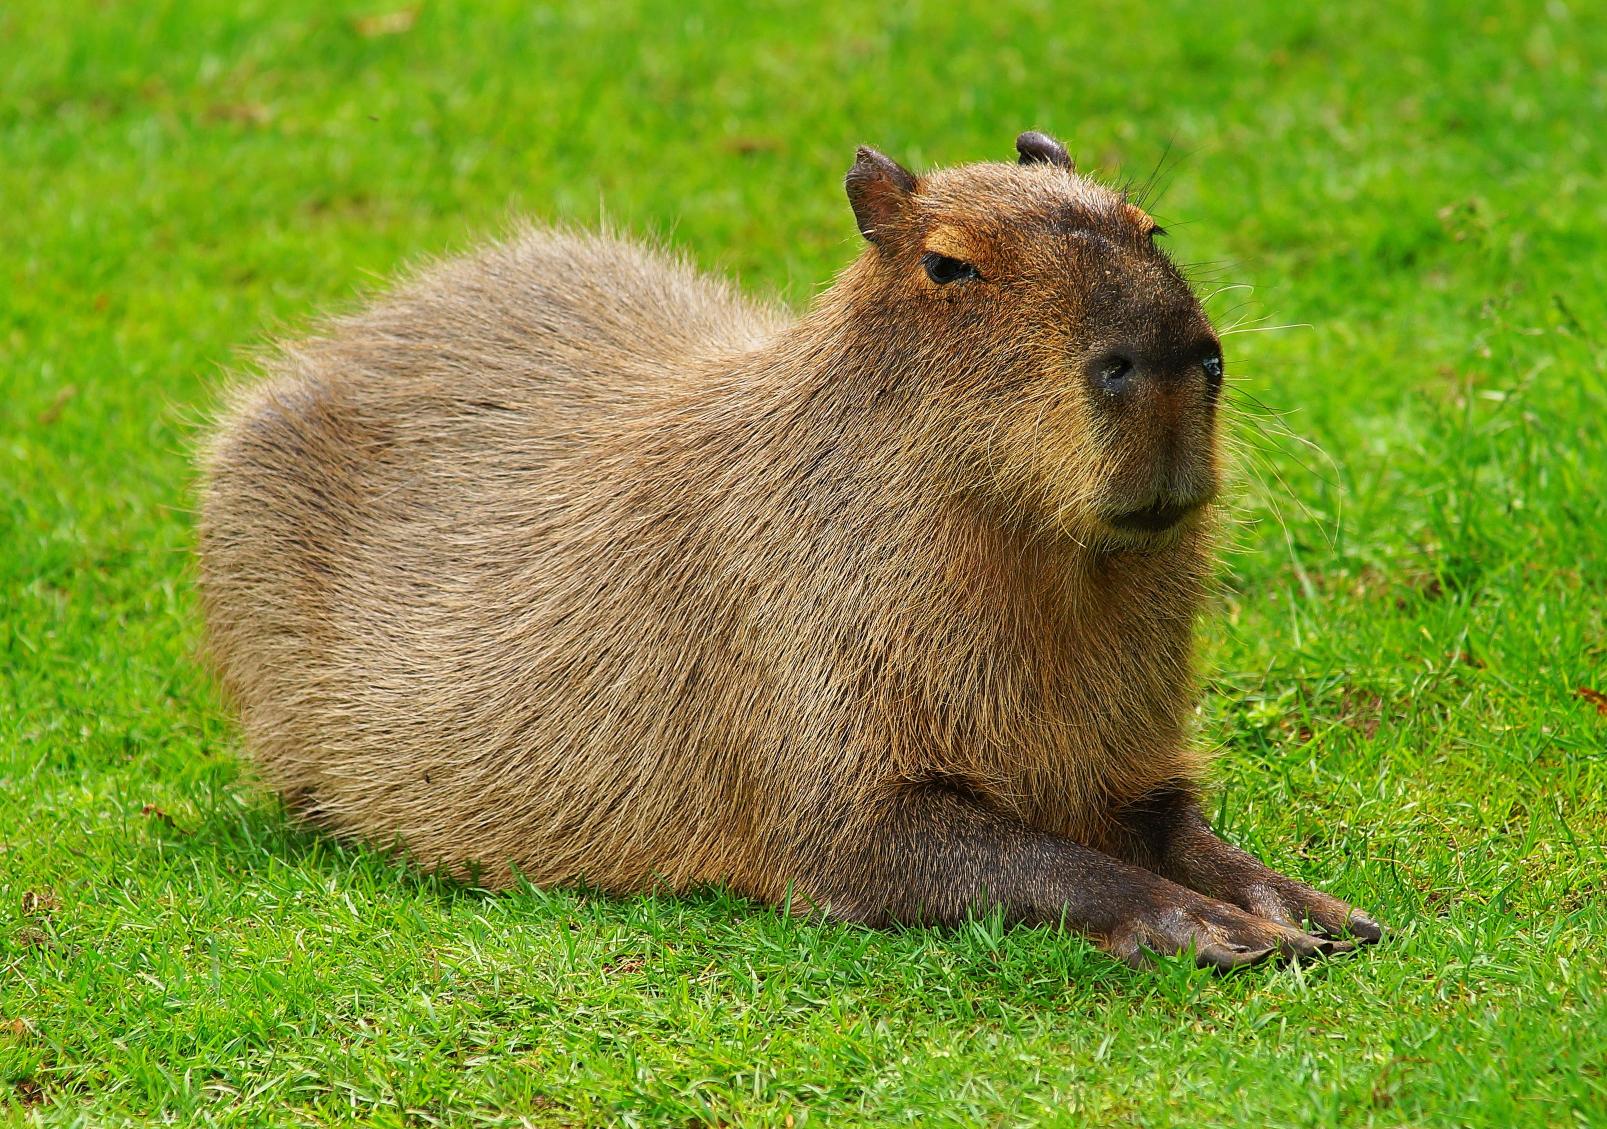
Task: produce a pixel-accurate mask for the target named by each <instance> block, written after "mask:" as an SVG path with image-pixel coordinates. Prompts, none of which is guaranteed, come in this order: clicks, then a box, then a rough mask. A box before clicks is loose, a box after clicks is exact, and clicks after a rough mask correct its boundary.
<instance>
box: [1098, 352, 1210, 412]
mask: <svg viewBox="0 0 1607 1129" xmlns="http://www.w3.org/2000/svg"><path fill="white" fill-rule="evenodd" d="M1085 372H1086V375H1087V377H1088V383H1089V386H1090V388H1092V389H1093V391H1094V393H1095V394H1096V395H1097V396H1098V397H1099V398H1100V399H1101V400H1105V401H1109V402H1111V403H1120V402H1122V401H1125V400H1130V399H1132V398H1133V397H1134V396H1135V395H1136V394H1137V393H1138V392H1139V390H1140V389H1142V388H1143V387H1144V386H1145V385H1153V386H1154V387H1156V388H1157V389H1159V390H1162V391H1165V390H1168V389H1175V388H1178V387H1181V386H1182V385H1185V384H1187V383H1189V382H1191V381H1199V382H1201V383H1202V384H1203V385H1204V388H1205V394H1206V398H1207V399H1208V400H1215V399H1216V396H1217V393H1218V392H1220V391H1221V390H1222V350H1221V347H1220V346H1219V345H1218V344H1217V343H1216V341H1215V340H1209V339H1208V340H1201V341H1196V342H1193V343H1191V344H1189V345H1187V346H1185V347H1182V348H1168V347H1164V346H1163V347H1160V348H1155V347H1149V348H1144V347H1140V346H1137V345H1117V346H1114V347H1112V348H1109V349H1105V350H1103V351H1101V352H1099V353H1096V354H1095V355H1094V357H1093V358H1092V359H1091V360H1090V361H1089V362H1088V363H1087V365H1086V368H1085Z"/></svg>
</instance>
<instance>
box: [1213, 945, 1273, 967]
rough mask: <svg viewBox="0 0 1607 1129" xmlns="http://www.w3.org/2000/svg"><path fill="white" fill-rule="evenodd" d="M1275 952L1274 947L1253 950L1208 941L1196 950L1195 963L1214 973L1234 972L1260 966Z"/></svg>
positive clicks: (1245, 946)
mask: <svg viewBox="0 0 1607 1129" xmlns="http://www.w3.org/2000/svg"><path fill="white" fill-rule="evenodd" d="M1273 952H1274V948H1273V947H1272V946H1267V947H1266V948H1251V947H1250V946H1249V945H1234V944H1218V943H1217V942H1215V941H1207V942H1206V943H1205V944H1203V945H1201V946H1200V947H1199V948H1197V949H1195V950H1194V963H1195V964H1197V965H1199V966H1200V967H1201V968H1209V969H1211V970H1212V971H1214V972H1232V971H1234V970H1235V969H1239V968H1249V967H1250V966H1251V965H1253V964H1260V963H1261V962H1262V961H1264V960H1266V959H1267V958H1268V957H1269V956H1271V955H1272V953H1273Z"/></svg>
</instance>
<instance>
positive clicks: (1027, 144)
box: [1016, 129, 1077, 172]
mask: <svg viewBox="0 0 1607 1129" xmlns="http://www.w3.org/2000/svg"><path fill="white" fill-rule="evenodd" d="M1016 152H1017V153H1020V154H1021V162H1020V163H1021V164H1023V165H1054V166H1055V167H1056V168H1062V169H1065V170H1066V171H1067V172H1073V171H1075V169H1076V167H1077V166H1076V165H1075V164H1073V163H1072V160H1071V154H1070V153H1068V152H1066V147H1065V146H1064V145H1062V144H1061V143H1060V142H1058V141H1056V140H1055V139H1054V138H1053V137H1050V136H1049V135H1048V134H1047V133H1039V132H1038V131H1037V130H1035V129H1029V130H1027V132H1026V133H1023V134H1022V135H1021V136H1020V137H1018V138H1016Z"/></svg>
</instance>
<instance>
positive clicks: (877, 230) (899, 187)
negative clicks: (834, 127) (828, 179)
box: [843, 145, 915, 251]
mask: <svg viewBox="0 0 1607 1129" xmlns="http://www.w3.org/2000/svg"><path fill="white" fill-rule="evenodd" d="M843 188H844V190H845V191H846V192H847V193H848V202H849V204H851V205H852V206H853V209H854V221H855V222H856V223H857V224H858V225H859V233H860V234H861V235H863V236H864V237H865V238H866V239H868V240H870V241H871V242H872V243H875V244H877V245H878V246H882V249H883V250H884V251H885V250H886V249H887V248H886V247H885V246H884V244H885V242H886V233H887V232H888V231H890V230H893V229H895V228H896V227H897V226H898V223H899V221H900V220H902V219H903V217H904V213H905V211H906V210H907V209H908V207H909V202H910V197H911V196H913V195H914V194H915V174H914V173H912V172H910V171H909V169H907V168H905V167H904V166H903V165H901V164H899V163H898V162H897V161H895V160H893V159H892V158H891V157H889V156H887V155H886V154H885V153H878V152H877V151H876V150H874V149H872V148H870V147H869V146H868V145H861V146H860V147H859V152H858V153H857V154H856V155H855V158H854V167H853V168H851V169H849V170H848V175H847V176H845V177H844V178H843Z"/></svg>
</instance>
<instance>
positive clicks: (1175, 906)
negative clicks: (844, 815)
mask: <svg viewBox="0 0 1607 1129" xmlns="http://www.w3.org/2000/svg"><path fill="white" fill-rule="evenodd" d="M851 826H853V827H854V828H856V830H855V831H853V832H851V833H847V834H846V835H845V836H842V837H839V838H838V839H837V840H836V841H835V842H834V843H833V844H832V845H831V847H830V848H829V849H826V848H823V849H822V850H821V851H820V852H819V857H818V858H816V859H814V860H813V862H811V863H810V864H809V865H807V866H806V867H805V872H804V873H803V874H801V875H800V876H799V881H798V884H797V888H798V891H799V892H800V893H802V894H804V895H805V896H806V897H808V898H809V899H810V900H811V901H813V902H815V903H816V904H817V905H821V906H822V907H823V908H825V909H826V910H827V911H828V912H829V914H830V915H831V916H833V917H837V918H842V919H848V920H856V921H862V922H866V923H869V924H875V925H882V924H888V923H891V922H906V923H917V922H920V923H930V924H953V923H956V922H958V921H960V920H961V919H963V918H964V917H965V915H966V914H967V913H968V912H972V911H976V910H983V911H986V910H988V909H992V908H995V907H997V908H1000V909H1002V911H1003V913H1004V916H1005V918H1006V919H1007V920H1009V921H1011V922H1024V923H1048V924H1057V923H1064V924H1065V925H1066V926H1067V927H1070V928H1073V929H1076V930H1078V931H1080V932H1083V933H1086V934H1088V935H1089V936H1090V937H1091V938H1093V939H1094V941H1095V942H1096V943H1097V944H1099V945H1100V947H1102V948H1103V949H1105V950H1106V951H1107V952H1109V953H1111V954H1113V955H1114V956H1117V957H1119V958H1121V959H1123V960H1125V961H1127V962H1128V963H1130V964H1139V963H1142V962H1143V960H1144V957H1145V954H1146V952H1155V953H1180V952H1185V951H1192V952H1193V953H1194V955H1195V959H1196V960H1197V961H1198V962H1199V963H1200V964H1201V965H1204V966H1209V967H1214V968H1218V969H1229V968H1234V967H1237V966H1240V965H1246V964H1253V963H1255V962H1257V961H1259V960H1261V959H1263V958H1265V957H1267V956H1270V955H1273V954H1282V955H1286V956H1295V957H1308V956H1314V955H1317V954H1319V953H1323V952H1326V951H1329V950H1330V949H1331V948H1332V946H1331V945H1330V944H1329V943H1328V942H1324V941H1320V940H1318V939H1317V938H1314V937H1311V936H1310V935H1308V934H1307V933H1305V932H1304V931H1303V930H1300V929H1298V928H1291V927H1290V926H1289V925H1286V924H1282V923H1279V922H1276V921H1271V920H1268V919H1265V918H1261V917H1257V916H1255V915H1254V914H1251V913H1247V912H1245V911H1244V910H1242V909H1240V908H1238V907H1236V906H1232V905H1228V904H1227V903H1225V902H1221V901H1217V900H1215V899H1212V898H1209V897H1205V896H1203V895H1201V894H1199V893H1197V892H1195V891H1192V890H1189V889H1186V888H1184V887H1183V886H1180V885H1178V884H1176V883H1174V882H1170V881H1167V880H1166V879H1164V878H1162V877H1160V876H1158V875H1156V874H1153V873H1151V872H1150V871H1148V870H1145V869H1143V868H1142V867H1138V866H1134V865H1131V864H1129V863H1125V862H1120V861H1118V860H1116V859H1114V858H1111V857H1110V856H1109V855H1106V854H1103V853H1101V852H1099V851H1095V850H1092V849H1090V848H1087V847H1084V846H1081V845H1079V844H1077V843H1074V842H1072V841H1071V840H1069V839H1063V838H1060V837H1058V836H1055V835H1051V834H1048V833H1046V832H1042V831H1038V830H1035V829H1033V828H1030V827H1028V826H1026V825H1025V824H1022V823H1020V822H1018V821H1016V820H1013V819H1010V818H1008V817H1005V816H1002V815H999V814H997V813H995V812H993V811H991V810H989V809H988V808H986V807H985V806H983V805H982V804H981V803H980V802H978V801H977V800H975V799H973V798H972V797H970V796H969V795H965V794H962V793H960V792H957V791H955V790H953V789H950V788H947V787H940V786H934V785H923V786H913V787H910V788H907V789H905V790H903V791H902V792H900V793H899V794H898V795H896V796H895V797H893V798H891V799H889V800H888V801H886V802H885V803H884V804H882V805H880V806H879V807H878V808H877V809H876V810H875V811H874V813H868V814H866V815H864V816H862V817H861V818H860V819H857V820H855V821H853V822H852V824H851ZM845 840H846V841H845Z"/></svg>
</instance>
